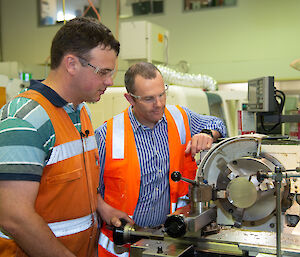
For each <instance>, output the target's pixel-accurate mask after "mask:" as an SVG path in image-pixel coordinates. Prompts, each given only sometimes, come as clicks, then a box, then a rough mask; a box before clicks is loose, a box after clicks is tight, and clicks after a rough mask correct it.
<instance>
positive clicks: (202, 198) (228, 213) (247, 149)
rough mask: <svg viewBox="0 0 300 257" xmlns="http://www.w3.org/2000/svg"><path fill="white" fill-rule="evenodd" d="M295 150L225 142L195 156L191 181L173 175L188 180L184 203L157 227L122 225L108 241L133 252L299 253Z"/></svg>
mask: <svg viewBox="0 0 300 257" xmlns="http://www.w3.org/2000/svg"><path fill="white" fill-rule="evenodd" d="M299 155H300V145H299V142H297V141H290V140H282V139H281V140H272V139H271V138H270V137H268V136H266V135H260V134H254V135H243V136H237V137H232V138H228V139H225V140H223V141H221V142H219V143H218V144H216V145H215V146H213V147H212V148H211V149H210V150H209V151H208V152H207V154H206V155H205V156H204V158H203V159H202V160H201V163H200V165H199V168H198V171H197V176H196V179H195V180H189V179H185V178H181V175H180V173H174V174H172V179H173V180H175V181H178V180H180V179H181V180H183V181H186V182H188V183H190V186H189V204H188V205H187V206H185V207H183V208H181V209H179V210H177V211H176V212H175V213H173V214H171V215H170V216H169V217H168V218H167V220H166V222H165V224H164V226H162V228H161V229H155V230H150V229H142V228H138V227H131V226H128V225H127V224H125V225H124V226H123V228H121V229H118V230H115V231H114V237H115V241H116V242H118V243H119V244H120V245H122V244H123V243H126V242H131V243H133V244H132V245H131V250H130V251H131V256H133V257H135V256H138V257H145V256H147V257H150V256H170V257H171V256H172V257H173V256H174V257H175V256H263V254H268V256H269V255H270V256H272V255H277V256H278V257H279V256H299V254H300V225H299V224H300V223H299V222H298V221H299V215H300V208H299V202H300V201H299V200H300V199H299V198H300V197H299V196H300V191H299V187H300V182H299V179H297V177H299V176H300V172H299V168H298V167H299V164H300V158H299V157H300V156H299ZM141 238H143V239H141ZM138 240H139V241H138Z"/></svg>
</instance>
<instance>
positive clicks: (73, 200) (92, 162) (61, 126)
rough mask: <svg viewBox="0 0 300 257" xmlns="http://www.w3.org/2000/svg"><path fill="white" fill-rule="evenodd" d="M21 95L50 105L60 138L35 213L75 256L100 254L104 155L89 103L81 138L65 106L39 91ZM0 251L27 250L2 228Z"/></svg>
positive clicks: (10, 253) (82, 114)
mask: <svg viewBox="0 0 300 257" xmlns="http://www.w3.org/2000/svg"><path fill="white" fill-rule="evenodd" d="M20 96H21V97H25V98H30V99H33V100H35V101H37V102H38V103H39V104H40V105H41V106H42V107H43V108H44V109H45V110H46V112H47V113H48V115H49V117H50V119H51V122H52V125H53V127H54V130H55V137H56V141H55V145H54V147H53V150H52V154H51V157H50V159H49V161H48V163H47V165H46V167H45V168H44V170H43V175H42V178H41V181H40V187H39V192H38V195H37V199H36V202H35V209H36V212H37V213H38V214H39V215H40V216H41V217H42V218H43V219H44V220H45V222H47V223H48V226H49V227H50V229H51V230H52V231H53V233H54V234H55V236H56V237H57V238H58V240H60V241H61V242H62V243H63V244H64V245H65V246H66V247H67V248H68V249H70V251H71V252H73V253H74V254H75V255H76V256H80V257H92V256H93V257H94V256H97V254H96V249H97V225H98V224H97V217H96V204H97V186H98V183H99V158H98V151H97V145H96V141H95V137H94V132H93V128H92V125H91V121H90V118H89V116H88V113H87V111H86V109H85V107H83V108H82V110H81V112H80V120H81V124H82V131H86V130H88V131H89V132H90V133H89V135H88V136H87V137H84V138H81V136H80V133H79V132H78V130H77V129H76V128H75V126H74V125H73V122H72V121H71V119H70V117H69V115H68V114H67V112H66V111H65V110H64V109H63V108H58V107H55V106H54V105H52V104H51V103H50V102H49V100H47V99H46V98H45V97H44V96H43V95H41V94H40V93H39V92H37V91H34V90H28V91H26V92H24V93H22V94H20V95H18V96H17V97H20ZM16 211H17V210H16ZM36 236H37V237H38V236H39V235H36ZM0 256H5V257H12V256H18V257H19V256H26V254H25V253H24V252H23V251H22V250H21V249H20V248H19V247H18V246H17V245H16V243H15V241H14V240H12V239H10V238H9V237H8V236H6V235H4V234H3V233H1V231H0Z"/></svg>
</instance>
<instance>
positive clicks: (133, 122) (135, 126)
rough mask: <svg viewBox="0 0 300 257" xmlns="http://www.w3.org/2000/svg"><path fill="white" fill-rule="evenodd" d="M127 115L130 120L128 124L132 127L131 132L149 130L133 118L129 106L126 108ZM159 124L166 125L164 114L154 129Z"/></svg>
mask: <svg viewBox="0 0 300 257" xmlns="http://www.w3.org/2000/svg"><path fill="white" fill-rule="evenodd" d="M128 115H129V119H130V122H131V125H132V129H133V132H136V131H137V130H138V129H143V130H149V129H150V128H148V127H147V126H145V125H143V124H141V123H140V122H139V121H138V120H137V119H136V117H135V116H134V114H133V111H132V105H130V106H129V108H128ZM161 122H165V123H167V119H166V116H165V114H164V115H163V117H162V118H161V119H160V120H159V121H158V122H157V123H156V124H155V126H154V128H155V127H156V126H158V124H160V123H161Z"/></svg>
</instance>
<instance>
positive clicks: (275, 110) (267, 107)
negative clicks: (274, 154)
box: [239, 76, 300, 135]
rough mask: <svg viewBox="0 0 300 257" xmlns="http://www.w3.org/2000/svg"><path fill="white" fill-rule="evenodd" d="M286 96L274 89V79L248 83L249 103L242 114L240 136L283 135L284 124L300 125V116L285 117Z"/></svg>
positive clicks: (262, 78)
mask: <svg viewBox="0 0 300 257" xmlns="http://www.w3.org/2000/svg"><path fill="white" fill-rule="evenodd" d="M285 101H286V96H285V94H284V93H283V92H282V91H280V90H277V89H276V88H275V87H274V77H272V76H269V77H261V78H257V79H252V80H249V81H248V103H245V104H244V106H243V111H241V112H240V119H239V121H240V123H239V130H240V134H247V133H253V132H257V133H262V134H268V135H282V134H283V131H282V126H281V125H282V123H299V122H300V115H298V114H295V115H283V110H284V105H285Z"/></svg>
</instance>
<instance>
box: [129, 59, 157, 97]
mask: <svg viewBox="0 0 300 257" xmlns="http://www.w3.org/2000/svg"><path fill="white" fill-rule="evenodd" d="M157 72H159V73H160V71H159V69H157V68H156V66H155V65H154V64H152V63H149V62H139V63H136V64H133V65H132V66H130V67H129V69H128V70H127V71H126V73H125V77H124V82H125V87H126V90H127V92H128V93H132V94H134V93H135V88H134V81H135V77H136V76H137V75H140V76H142V77H143V78H145V79H154V78H156V76H157Z"/></svg>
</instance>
